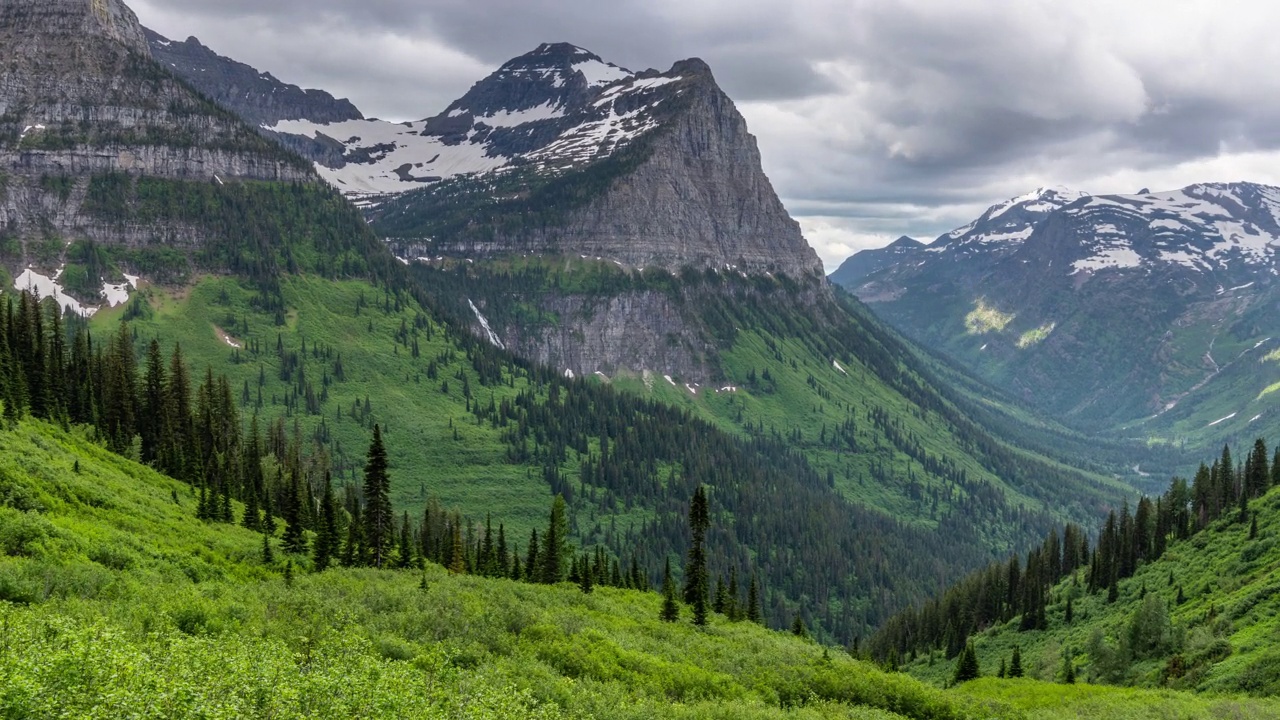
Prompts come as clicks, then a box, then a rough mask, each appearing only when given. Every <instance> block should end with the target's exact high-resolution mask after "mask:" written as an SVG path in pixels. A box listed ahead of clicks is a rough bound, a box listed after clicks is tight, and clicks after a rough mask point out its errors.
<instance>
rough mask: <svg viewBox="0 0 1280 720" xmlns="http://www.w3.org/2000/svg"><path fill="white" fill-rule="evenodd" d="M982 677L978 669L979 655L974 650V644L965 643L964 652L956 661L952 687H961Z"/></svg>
mask: <svg viewBox="0 0 1280 720" xmlns="http://www.w3.org/2000/svg"><path fill="white" fill-rule="evenodd" d="M980 676H981V672H980V671H979V669H978V653H977V652H976V651H975V650H974V649H973V643H972V642H968V643H965V646H964V650H962V651H961V652H960V655H959V657H958V658H957V659H956V671H955V674H954V675H952V677H951V684H952V685H959V684H960V683H963V682H968V681H970V680H977V679H978V678H979V677H980Z"/></svg>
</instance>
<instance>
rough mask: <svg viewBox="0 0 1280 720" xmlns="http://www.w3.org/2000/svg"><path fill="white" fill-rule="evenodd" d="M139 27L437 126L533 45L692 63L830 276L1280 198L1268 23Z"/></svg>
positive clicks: (1008, 5)
mask: <svg viewBox="0 0 1280 720" xmlns="http://www.w3.org/2000/svg"><path fill="white" fill-rule="evenodd" d="M133 7H134V9H135V10H136V11H137V12H138V15H139V17H140V18H141V19H142V21H143V23H144V24H147V25H148V26H150V27H152V28H153V29H155V30H157V31H159V32H161V33H164V34H166V35H169V36H171V37H178V38H185V37H187V36H188V35H196V36H198V37H199V38H200V39H201V40H202V41H204V42H205V43H206V44H207V45H209V46H210V47H212V48H214V49H215V50H217V51H218V52H220V53H223V54H226V55H230V56H232V57H234V58H236V59H238V60H241V61H243V62H247V63H249V64H251V65H254V66H256V67H258V68H259V69H263V70H269V71H271V72H272V73H273V74H275V75H276V76H277V77H280V78H283V79H285V80H287V81H289V82H294V83H298V84H301V85H304V86H312V87H322V88H324V89H326V90H328V91H330V92H333V93H334V94H335V95H339V96H347V97H350V98H351V99H352V100H353V101H354V102H355V103H356V105H357V106H359V107H360V108H361V110H363V111H364V112H365V113H366V115H371V116H381V117H388V118H397V119H407V118H421V117H425V116H428V115H432V114H435V113H436V112H438V111H439V110H440V109H442V108H444V107H445V106H446V105H448V103H449V102H451V101H452V100H453V99H455V98H456V97H458V96H459V95H461V94H462V93H463V92H465V91H466V89H467V87H469V86H470V85H471V84H472V83H474V82H475V81H477V80H479V79H481V78H482V77H484V76H485V75H487V74H488V73H489V72H490V71H491V70H492V69H494V68H496V67H497V66H498V65H500V64H502V63H503V62H505V61H506V60H508V59H510V58H511V57H513V56H515V55H519V54H521V53H523V52H526V51H528V50H530V49H532V48H533V47H535V46H537V45H538V44H539V43H542V42H548V41H567V42H572V43H575V44H577V45H581V46H583V47H587V48H590V49H591V50H593V51H594V52H596V53H598V54H599V55H601V56H602V57H604V58H605V59H607V60H610V61H612V62H616V63H618V64H620V65H625V66H627V67H631V68H633V69H640V68H646V67H659V68H663V69H665V68H667V67H669V66H670V65H671V64H672V63H673V62H674V61H676V60H678V59H681V58H685V57H692V56H698V57H702V58H703V59H705V60H707V62H709V63H710V64H711V66H712V68H713V69H714V71H715V73H716V77H717V78H718V79H719V81H720V83H721V85H722V86H723V87H724V88H725V90H726V92H728V93H729V94H730V96H732V97H733V98H734V99H735V100H736V101H737V102H738V104H739V106H740V107H741V109H742V111H743V113H744V114H745V115H746V116H747V120H748V122H749V123H750V125H751V128H752V130H753V131H754V132H755V133H756V134H757V135H758V136H759V138H760V146H761V150H762V152H763V154H764V156H765V169H766V171H767V172H768V173H769V175H770V177H771V178H772V179H773V181H774V184H775V186H776V187H777V188H778V191H779V193H780V194H781V195H782V196H783V199H784V201H785V202H786V203H787V206H788V207H789V208H790V209H791V211H792V213H793V214H794V215H796V216H797V218H798V219H799V220H800V221H801V223H802V224H803V225H804V227H805V229H806V232H807V234H808V237H809V239H810V241H811V242H812V243H813V244H814V246H815V248H817V249H818V252H819V254H820V255H821V256H822V257H823V259H824V261H825V262H826V263H827V266H828V268H829V269H834V267H835V266H836V265H837V264H838V263H839V262H840V261H841V260H842V259H843V258H844V257H845V256H847V255H848V254H849V253H851V252H853V251H855V250H857V249H860V248H862V247H869V246H874V245H879V244H884V243H886V242H889V241H890V240H892V239H893V238H895V237H897V236H898V235H902V234H911V235H914V236H917V237H921V238H926V239H928V238H932V237H934V236H936V235H938V234H940V233H942V232H944V231H946V230H948V229H950V228H952V227H955V226H957V225H961V224H964V223H965V222H967V221H968V220H970V219H972V218H973V217H974V216H976V215H977V214H979V213H980V212H981V210H982V209H983V208H984V207H986V206H987V205H990V204H992V203H994V202H996V201H998V200H1000V199H1003V198H1005V197H1010V196H1013V195H1018V194H1021V193H1023V192H1026V191H1027V190H1030V189H1032V188H1034V187H1037V186H1041V185H1067V186H1069V187H1072V188H1077V189H1081V190H1086V191H1089V192H1095V193H1107V192H1134V191H1137V190H1138V189H1139V188H1141V187H1151V188H1153V189H1159V188H1173V187H1180V186H1183V185H1187V184H1190V183H1193V182H1202V181H1215V180H1222V181H1228V180H1253V181H1258V182H1271V183H1276V184H1280V92H1278V91H1280V74H1277V73H1275V72H1274V71H1273V69H1274V68H1275V67H1277V66H1278V65H1280V43H1274V42H1272V40H1271V34H1272V32H1271V29H1272V28H1275V27H1277V25H1278V24H1280V23H1278V21H1280V6H1272V5H1270V4H1266V3H1244V2H1233V3H1221V2H1213V1H1212V0H1129V1H1128V2H1125V3H1115V2H1111V1H1110V0H1077V1H1076V2H1073V3H1060V2H1053V1H1052V0H967V1H966V2H963V3H956V2H953V1H951V0H898V1H897V2H885V1H884V0H789V1H782V0H767V1H766V0H733V1H730V0H615V2H613V3H610V4H609V5H608V9H607V10H606V9H604V7H605V6H602V5H601V4H599V3H598V2H594V0H555V1H554V2H551V1H550V0H432V2H430V3H421V2H415V1H414V0H363V1H362V2H360V3H353V2H350V1H349V0H307V1H306V2H303V1H302V0H273V1H272V2H271V3H261V2H259V1H258V0H138V1H137V2H134V3H133Z"/></svg>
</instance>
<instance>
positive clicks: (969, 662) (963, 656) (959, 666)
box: [951, 642, 1016, 685]
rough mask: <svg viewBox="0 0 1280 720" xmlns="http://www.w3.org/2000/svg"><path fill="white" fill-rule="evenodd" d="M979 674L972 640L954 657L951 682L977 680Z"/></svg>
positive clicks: (956, 683) (976, 654)
mask: <svg viewBox="0 0 1280 720" xmlns="http://www.w3.org/2000/svg"><path fill="white" fill-rule="evenodd" d="M1015 651H1016V648H1015ZM980 676H981V672H980V671H979V669H978V653H977V652H976V651H974V649H973V643H972V642H968V643H965V646H964V650H963V651H961V652H960V655H959V657H958V658H957V659H956V671H955V674H954V675H952V677H951V684H952V685H959V684H960V683H962V682H968V681H970V680H977V679H978V678H979V677H980Z"/></svg>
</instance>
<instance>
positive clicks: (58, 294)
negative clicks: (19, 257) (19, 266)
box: [13, 268, 127, 317]
mask: <svg viewBox="0 0 1280 720" xmlns="http://www.w3.org/2000/svg"><path fill="white" fill-rule="evenodd" d="M61 274H62V271H61V270H59V271H58V275H61ZM55 277H56V276H55ZM13 289H14V290H19V291H21V290H26V291H27V292H29V293H31V294H33V295H36V296H38V297H41V298H47V297H52V298H53V299H54V302H56V303H58V307H60V308H62V309H63V310H64V311H65V310H70V311H71V312H73V313H75V314H77V315H79V316H81V317H91V316H92V315H93V314H94V313H95V312H97V311H98V309H97V308H87V307H85V306H83V305H81V304H80V301H79V300H76V299H75V298H73V297H71V296H70V295H68V294H66V292H64V291H63V289H62V286H61V285H59V284H58V282H57V280H55V279H54V278H51V277H48V276H46V275H41V274H40V273H38V272H36V271H35V270H32V269H31V268H27V269H26V270H24V271H23V272H22V274H21V275H19V276H18V277H17V278H15V279H14V281H13ZM126 299H127V298H126Z"/></svg>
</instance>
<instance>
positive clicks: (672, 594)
mask: <svg viewBox="0 0 1280 720" xmlns="http://www.w3.org/2000/svg"><path fill="white" fill-rule="evenodd" d="M659 617H660V618H661V619H662V621H663V622H675V621H676V620H679V619H680V605H679V603H678V602H676V583H675V580H672V579H671V558H667V564H666V567H664V568H663V570H662V613H661V614H660V615H659Z"/></svg>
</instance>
